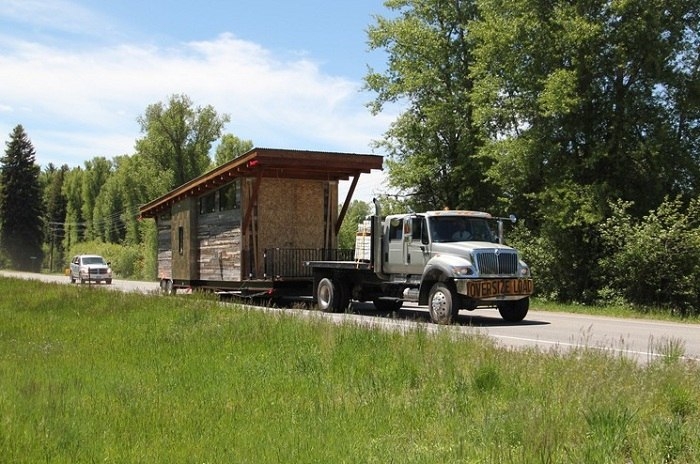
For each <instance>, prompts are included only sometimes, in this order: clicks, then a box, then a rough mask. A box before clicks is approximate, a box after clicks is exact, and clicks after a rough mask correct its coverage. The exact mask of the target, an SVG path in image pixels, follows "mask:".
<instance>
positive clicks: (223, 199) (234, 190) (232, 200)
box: [217, 182, 241, 211]
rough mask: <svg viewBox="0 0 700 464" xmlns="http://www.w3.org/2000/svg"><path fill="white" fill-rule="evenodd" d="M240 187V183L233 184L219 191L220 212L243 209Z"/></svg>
mask: <svg viewBox="0 0 700 464" xmlns="http://www.w3.org/2000/svg"><path fill="white" fill-rule="evenodd" d="M238 185H239V184H238V182H232V183H230V184H228V185H226V186H224V187H221V188H220V189H219V191H218V192H217V193H218V194H219V211H226V210H230V209H239V208H240V207H241V202H240V193H239V191H238Z"/></svg>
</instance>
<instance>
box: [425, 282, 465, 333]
mask: <svg viewBox="0 0 700 464" xmlns="http://www.w3.org/2000/svg"><path fill="white" fill-rule="evenodd" d="M456 303H457V294H456V292H455V291H454V290H452V289H451V288H450V287H449V285H448V284H446V283H444V282H437V283H436V284H435V285H433V287H432V288H431V289H430V296H429V297H428V309H429V310H430V319H431V320H432V321H433V322H434V323H435V324H442V325H448V324H450V323H452V318H453V317H455V316H456V315H457V312H458V311H459V308H458V307H457V304H456Z"/></svg>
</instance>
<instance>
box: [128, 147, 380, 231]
mask: <svg viewBox="0 0 700 464" xmlns="http://www.w3.org/2000/svg"><path fill="white" fill-rule="evenodd" d="M374 169H379V170H381V169H382V157H381V156H379V155H368V154H357V153H336V152H324V151H304V150H284V149H272V148H253V149H252V150H250V151H248V152H246V153H244V154H243V155H241V156H239V157H238V158H235V159H233V160H231V161H229V162H228V163H225V164H222V165H221V166H218V167H217V168H215V169H213V170H211V171H209V172H207V173H205V174H202V175H201V176H199V177H197V178H195V179H192V180H191V181H189V182H187V183H185V184H182V185H181V186H179V187H177V188H176V189H174V190H171V191H170V192H168V193H166V194H165V195H163V196H162V197H160V198H157V199H155V200H153V201H151V202H149V203H147V204H145V205H143V206H141V207H140V208H139V212H140V215H141V217H144V218H149V217H156V216H157V215H158V214H160V213H161V212H162V211H165V210H167V209H169V208H170V207H171V206H172V205H173V204H174V203H176V202H178V201H180V200H182V199H184V198H187V197H192V196H200V195H204V194H205V193H207V192H209V191H212V190H215V189H217V188H218V187H220V186H222V185H224V184H228V183H229V182H231V181H233V180H234V179H236V178H245V177H252V178H257V177H262V178H265V177H274V178H283V179H309V180H324V181H341V180H349V179H350V178H354V177H357V176H359V175H360V174H362V173H369V172H371V171H372V170H374Z"/></svg>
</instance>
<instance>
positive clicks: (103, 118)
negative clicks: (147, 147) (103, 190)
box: [0, 34, 391, 162]
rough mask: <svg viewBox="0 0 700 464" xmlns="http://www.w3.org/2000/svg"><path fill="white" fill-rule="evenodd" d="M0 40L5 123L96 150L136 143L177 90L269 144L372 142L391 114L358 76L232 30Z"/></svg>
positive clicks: (357, 146) (357, 147)
mask: <svg viewBox="0 0 700 464" xmlns="http://www.w3.org/2000/svg"><path fill="white" fill-rule="evenodd" d="M0 47H2V48H3V49H4V52H3V53H2V54H1V55H0V69H3V70H4V74H5V78H4V79H3V86H1V87H0V108H1V109H2V113H0V128H3V127H8V126H9V127H12V126H14V125H15V124H18V123H22V124H24V125H25V127H26V129H27V131H28V132H29V134H30V136H31V135H32V133H33V131H34V130H37V131H39V132H41V137H42V138H43V137H53V136H55V134H57V133H59V131H62V132H64V133H73V134H75V135H74V136H73V137H72V139H73V140H75V141H76V143H78V142H79V141H80V140H91V141H92V142H94V143H95V144H96V145H95V146H94V147H91V148H94V152H95V154H98V153H99V154H104V155H109V154H110V153H113V154H114V155H117V154H123V153H125V152H130V150H131V149H132V147H133V141H134V140H135V139H136V138H137V137H138V136H139V133H138V125H137V123H136V118H137V117H138V116H139V115H141V114H142V113H143V111H144V110H145V108H146V106H147V105H149V104H152V103H155V102H158V101H166V100H167V98H168V97H169V96H170V95H172V94H175V93H184V94H186V95H188V96H190V97H191V98H192V99H193V101H194V102H195V103H196V104H198V105H208V104H211V105H212V106H214V108H215V109H216V110H217V111H218V112H219V113H228V114H230V115H231V123H230V125H229V126H228V127H227V131H229V132H232V133H234V134H235V135H237V136H239V137H243V138H248V139H253V141H254V142H255V144H256V145H260V146H281V147H285V146H289V145H290V144H291V145H298V144H303V146H294V147H293V148H306V149H317V148H318V149H334V150H347V151H368V150H369V149H370V148H369V144H370V142H371V140H372V139H376V138H378V137H379V136H381V134H382V132H383V131H384V130H385V129H386V127H387V125H388V123H389V121H390V119H391V116H386V115H384V116H381V117H372V116H371V115H370V114H369V112H368V110H367V109H366V108H365V107H364V103H365V102H366V101H367V100H368V99H369V97H370V96H369V95H368V94H365V93H361V92H360V85H361V84H360V83H359V82H352V81H350V80H347V79H344V78H342V77H334V76H328V75H324V74H323V73H322V72H321V71H320V69H319V67H318V66H317V65H316V64H315V63H314V62H312V61H310V60H308V59H304V58H301V59H296V60H292V61H281V60H279V59H277V58H275V57H274V56H272V55H271V53H270V52H268V51H267V50H265V49H263V48H261V47H260V46H258V45H256V44H254V43H251V42H246V41H243V40H240V39H237V38H236V37H234V36H232V35H230V34H224V35H221V36H219V37H217V38H215V39H213V40H211V41H200V42H193V43H183V44H176V45H174V46H172V47H171V48H168V49H163V48H159V47H155V46H149V45H139V44H124V45H120V46H113V47H96V48H93V49H87V50H85V49H83V50H79V51H75V50H63V49H59V48H54V47H52V46H50V45H44V44H39V43H31V42H18V41H13V40H2V38H0ZM25 120H26V121H27V122H26V123H24V122H23V121H25ZM32 126H34V127H32ZM33 129H34V130H33ZM81 132H83V133H84V134H83V135H80V133H81ZM124 140H129V143H128V146H125V145H124ZM287 141H288V143H285V142H287ZM58 145H59V144H53V143H47V146H53V147H58ZM317 145H320V146H317ZM67 148H68V147H64V148H63V149H61V150H60V151H65V150H66V149H67ZM84 148H85V147H77V146H76V147H74V150H73V151H74V152H83V151H84ZM38 158H39V159H41V153H38ZM40 162H41V161H40ZM54 162H55V160H54Z"/></svg>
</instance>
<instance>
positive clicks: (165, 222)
mask: <svg viewBox="0 0 700 464" xmlns="http://www.w3.org/2000/svg"><path fill="white" fill-rule="evenodd" d="M156 225H157V227H158V278H159V279H172V277H173V243H172V223H171V220H170V218H169V217H168V218H167V219H164V218H157V219H156Z"/></svg>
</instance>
